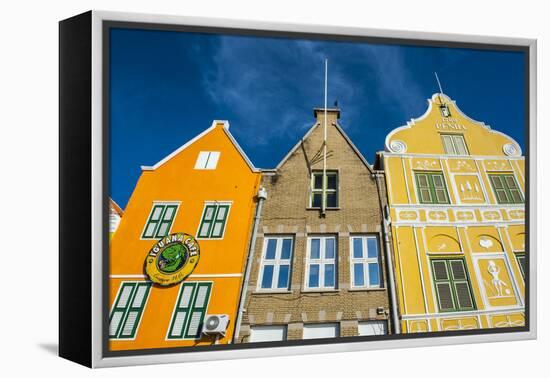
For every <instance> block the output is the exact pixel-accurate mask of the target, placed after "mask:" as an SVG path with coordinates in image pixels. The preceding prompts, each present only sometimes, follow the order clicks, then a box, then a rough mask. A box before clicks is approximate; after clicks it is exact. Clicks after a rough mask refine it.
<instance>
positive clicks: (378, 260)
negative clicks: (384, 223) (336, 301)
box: [348, 234, 384, 289]
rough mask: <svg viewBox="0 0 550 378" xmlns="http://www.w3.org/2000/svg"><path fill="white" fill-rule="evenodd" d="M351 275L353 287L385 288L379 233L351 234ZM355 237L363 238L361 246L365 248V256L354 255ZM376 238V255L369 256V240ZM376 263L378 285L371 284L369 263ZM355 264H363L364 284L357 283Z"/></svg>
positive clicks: (351, 285)
mask: <svg viewBox="0 0 550 378" xmlns="http://www.w3.org/2000/svg"><path fill="white" fill-rule="evenodd" d="M348 239H349V277H350V288H351V289H383V288H384V285H383V276H382V259H381V249H380V241H379V238H378V235H377V234H353V235H350V236H349V238H348ZM353 239H361V248H362V249H363V257H354V256H353V252H354V247H353ZM369 239H374V240H375V241H376V248H377V251H376V254H377V255H376V257H368V252H369V249H368V240H369ZM374 263H376V264H377V266H378V285H371V284H370V272H369V265H370V264H374ZM355 264H362V265H363V280H364V283H363V286H356V285H355V270H354V265H355Z"/></svg>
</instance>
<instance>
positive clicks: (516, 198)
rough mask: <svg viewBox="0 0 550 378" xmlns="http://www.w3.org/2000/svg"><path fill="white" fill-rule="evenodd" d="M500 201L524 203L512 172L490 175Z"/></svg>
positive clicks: (503, 202)
mask: <svg viewBox="0 0 550 378" xmlns="http://www.w3.org/2000/svg"><path fill="white" fill-rule="evenodd" d="M489 179H490V181H491V185H492V186H493V190H494V192H495V196H496V198H497V202H498V203H502V204H506V203H523V202H524V201H523V195H522V194H521V190H520V188H519V186H518V184H517V182H516V179H515V178H514V175H511V174H493V175H489Z"/></svg>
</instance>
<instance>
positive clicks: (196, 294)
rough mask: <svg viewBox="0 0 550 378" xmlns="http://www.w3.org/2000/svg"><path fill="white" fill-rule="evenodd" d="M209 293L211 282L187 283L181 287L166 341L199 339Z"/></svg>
mask: <svg viewBox="0 0 550 378" xmlns="http://www.w3.org/2000/svg"><path fill="white" fill-rule="evenodd" d="M211 291H212V283H211V282H187V283H184V284H182V285H181V289H180V293H179V296H178V301H177V302H176V305H175V309H174V314H173V316H172V321H171V322H170V328H169V330H168V336H167V338H168V339H199V338H200V335H201V330H202V324H203V321H204V317H205V315H206V311H207V309H208V303H209V301H210V294H211Z"/></svg>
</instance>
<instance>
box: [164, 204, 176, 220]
mask: <svg viewBox="0 0 550 378" xmlns="http://www.w3.org/2000/svg"><path fill="white" fill-rule="evenodd" d="M174 211H176V208H175V206H168V207H167V208H166V211H165V212H164V216H163V217H162V219H163V220H170V219H172V216H173V215H174Z"/></svg>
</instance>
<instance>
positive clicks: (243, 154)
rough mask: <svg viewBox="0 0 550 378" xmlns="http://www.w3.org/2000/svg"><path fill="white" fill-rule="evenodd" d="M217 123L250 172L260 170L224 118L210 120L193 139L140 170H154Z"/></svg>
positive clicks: (208, 131) (209, 130) (214, 127)
mask: <svg viewBox="0 0 550 378" xmlns="http://www.w3.org/2000/svg"><path fill="white" fill-rule="evenodd" d="M219 124H222V125H223V131H224V132H225V135H227V136H228V137H229V140H230V141H231V143H233V146H234V147H235V148H236V149H237V151H239V153H240V154H241V157H242V158H243V159H244V161H245V162H246V164H247V165H248V167H249V168H250V170H252V172H260V170H259V169H257V168H256V167H255V166H254V164H252V162H251V161H250V159H249V158H248V156H246V154H245V152H244V151H243V149H242V148H241V146H240V145H239V143H237V141H236V140H235V138H234V137H233V135H232V134H231V132H230V131H229V122H228V121H226V120H214V121H212V125H211V126H210V127H209V128H207V129H206V130H204V131H203V132H201V133H200V134H198V135H197V136H195V137H194V138H193V139H191V140H189V141H188V142H187V143H185V144H184V145H182V146H181V147H179V148H178V149H176V150H175V151H173V152H172V153H170V154H169V155H167V156H166V157H164V158H163V159H162V160H160V161H159V162H158V163H156V164H155V165H153V166H145V165H143V166H141V170H142V171H154V170H156V169H157V168H159V167H161V166H162V165H163V164H164V163H166V162H167V161H169V160H170V159H172V158H173V157H174V156H176V155H178V154H179V153H180V152H182V151H183V150H185V149H186V148H187V147H189V146H191V145H192V144H193V143H195V142H196V141H197V140H199V139H201V138H202V137H204V136H205V135H206V134H208V133H210V132H211V131H213V130H214V129H216V127H217V126H218V125H219Z"/></svg>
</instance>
